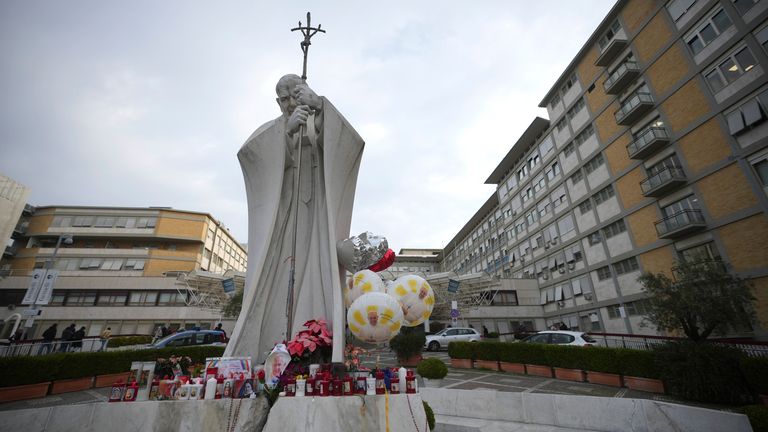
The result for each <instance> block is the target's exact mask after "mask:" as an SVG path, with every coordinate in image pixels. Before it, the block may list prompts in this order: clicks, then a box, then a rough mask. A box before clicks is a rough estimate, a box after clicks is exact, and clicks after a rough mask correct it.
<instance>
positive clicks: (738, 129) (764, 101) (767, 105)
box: [725, 90, 768, 135]
mask: <svg viewBox="0 0 768 432" xmlns="http://www.w3.org/2000/svg"><path fill="white" fill-rule="evenodd" d="M766 113H768V90H764V91H763V92H762V93H760V94H758V95H757V96H755V97H754V98H751V99H749V100H748V101H746V102H744V103H743V104H741V105H740V106H739V107H737V108H736V109H735V110H733V111H732V112H730V113H728V114H726V116H725V118H726V120H727V121H728V130H729V131H730V132H731V135H739V134H741V133H743V132H746V131H748V130H749V129H750V128H752V127H753V126H757V125H758V124H760V123H762V122H763V120H765V119H766Z"/></svg>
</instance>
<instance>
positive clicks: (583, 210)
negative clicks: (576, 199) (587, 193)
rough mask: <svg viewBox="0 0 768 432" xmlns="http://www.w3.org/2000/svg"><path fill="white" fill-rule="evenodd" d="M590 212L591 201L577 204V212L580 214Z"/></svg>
mask: <svg viewBox="0 0 768 432" xmlns="http://www.w3.org/2000/svg"><path fill="white" fill-rule="evenodd" d="M590 210H592V201H591V200H585V201H584V202H582V203H581V204H579V212H580V213H581V214H586V213H587V212H588V211H590Z"/></svg>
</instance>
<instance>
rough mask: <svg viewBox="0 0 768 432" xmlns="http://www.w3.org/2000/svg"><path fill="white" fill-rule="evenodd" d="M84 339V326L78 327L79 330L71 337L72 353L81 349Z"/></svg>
mask: <svg viewBox="0 0 768 432" xmlns="http://www.w3.org/2000/svg"><path fill="white" fill-rule="evenodd" d="M84 338H85V326H83V327H80V330H78V331H76V332H75V334H74V335H72V351H75V350H76V349H77V348H80V350H82V349H83V339H84Z"/></svg>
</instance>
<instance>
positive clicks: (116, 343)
mask: <svg viewBox="0 0 768 432" xmlns="http://www.w3.org/2000/svg"><path fill="white" fill-rule="evenodd" d="M151 342H152V336H117V337H113V338H110V339H109V342H108V343H107V347H109V348H117V347H121V346H127V345H146V344H149V343H151Z"/></svg>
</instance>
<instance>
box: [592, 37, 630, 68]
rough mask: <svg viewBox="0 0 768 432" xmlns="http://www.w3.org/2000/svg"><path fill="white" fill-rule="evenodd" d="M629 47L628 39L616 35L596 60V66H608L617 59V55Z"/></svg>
mask: <svg viewBox="0 0 768 432" xmlns="http://www.w3.org/2000/svg"><path fill="white" fill-rule="evenodd" d="M626 47H627V40H626V39H624V38H621V37H619V36H615V37H614V38H613V39H612V40H611V41H610V42H608V45H606V46H605V47H603V50H602V51H601V52H600V55H599V56H597V60H595V66H608V65H609V64H611V62H612V61H614V60H616V56H618V55H619V54H621V52H622V51H624V48H626Z"/></svg>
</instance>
